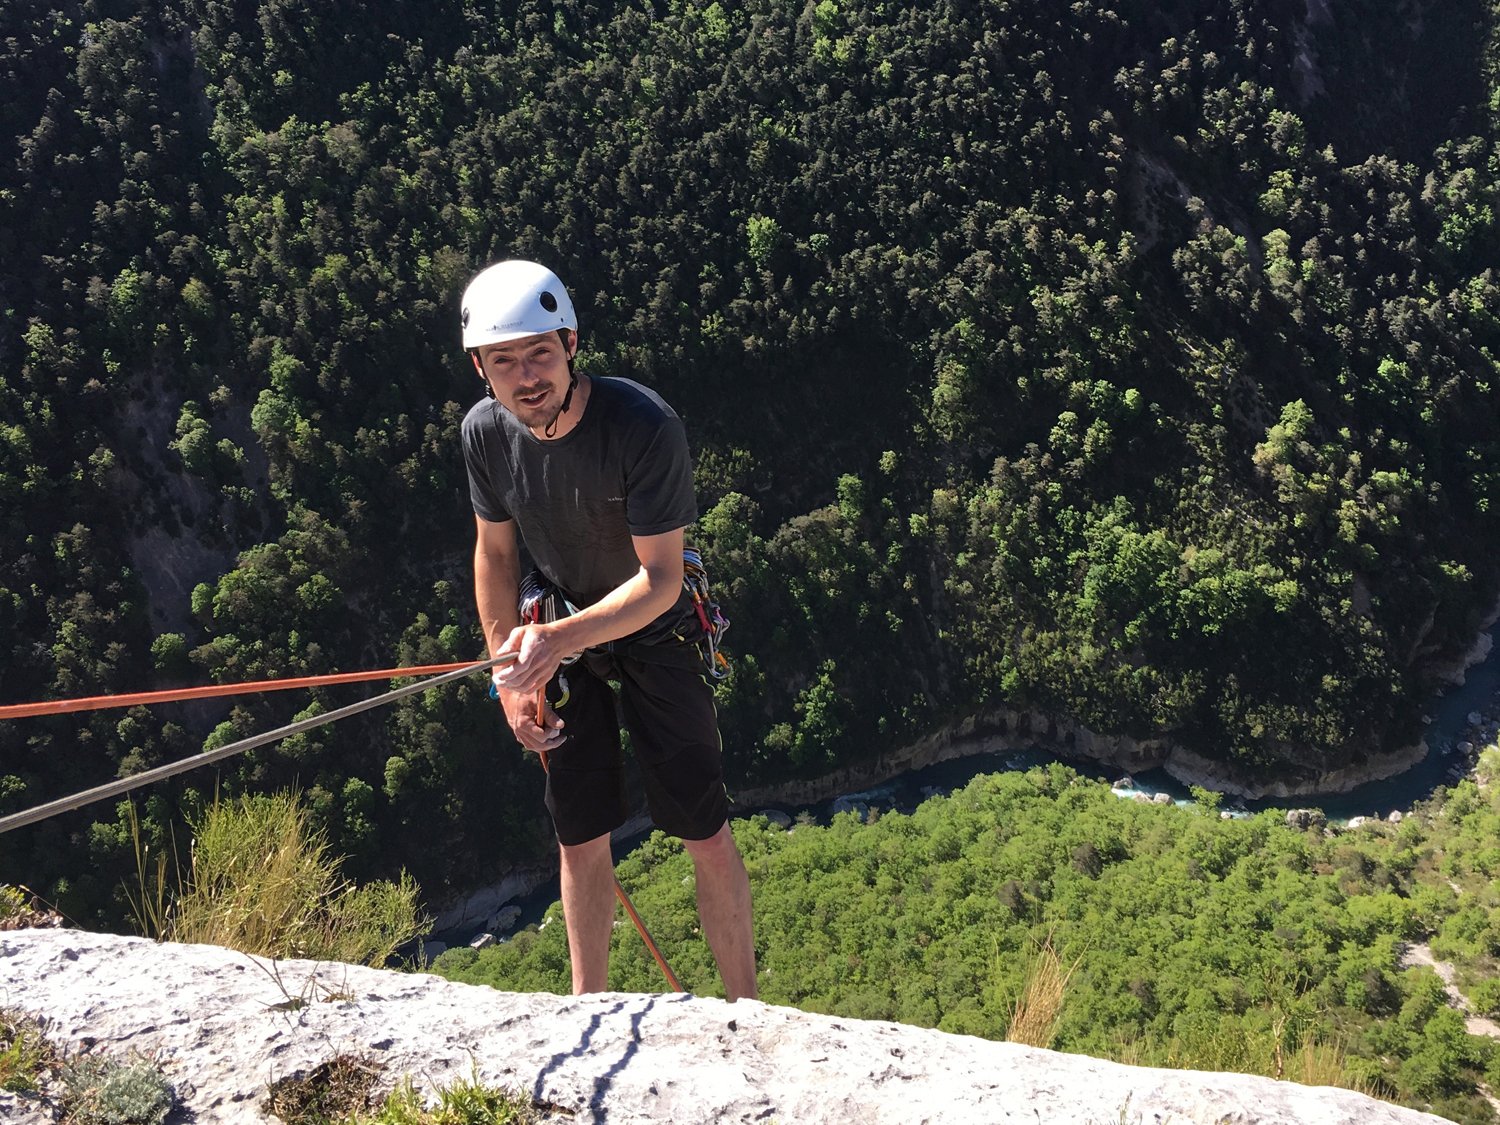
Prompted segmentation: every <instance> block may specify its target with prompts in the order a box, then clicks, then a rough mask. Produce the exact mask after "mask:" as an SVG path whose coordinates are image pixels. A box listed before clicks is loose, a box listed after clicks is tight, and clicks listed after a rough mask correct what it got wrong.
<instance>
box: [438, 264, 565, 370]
mask: <svg viewBox="0 0 1500 1125" xmlns="http://www.w3.org/2000/svg"><path fill="white" fill-rule="evenodd" d="M463 325H464V350H465V351H469V350H471V349H473V348H480V347H483V346H484V345H485V344H503V343H504V342H505V341H507V340H519V339H521V337H523V336H537V335H540V334H541V333H543V332H554V331H556V330H557V329H559V328H567V329H569V330H570V331H573V332H577V331H578V314H577V313H575V312H574V311H573V302H572V300H570V299H569V297H568V291H567V289H565V288H563V283H562V282H561V281H559V280H558V278H557V274H555V273H553V272H552V271H551V270H549V269H548V268H547V267H546V266H540V265H537V263H535V262H524V261H521V260H519V259H512V260H511V261H508V262H496V263H495V264H494V265H493V266H490V267H489V268H488V269H486V270H482V271H480V272H479V273H478V274H476V275H475V277H474V280H473V281H471V282H469V287H468V288H467V289H465V290H464V299H463Z"/></svg>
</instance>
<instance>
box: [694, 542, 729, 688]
mask: <svg viewBox="0 0 1500 1125" xmlns="http://www.w3.org/2000/svg"><path fill="white" fill-rule="evenodd" d="M682 586H683V589H685V590H686V591H687V592H688V594H689V596H691V598H692V599H693V612H694V613H695V614H696V615H697V618H698V626H699V628H700V629H702V631H703V633H702V636H701V637H699V638H698V639H697V640H698V651H699V652H701V653H702V654H703V666H704V668H705V669H707V671H708V675H709V677H710V679H712V680H713V682H714V683H718V682H719V681H720V680H723V679H724V678H725V677H726V676H728V675H729V660H728V658H727V657H725V655H724V654H723V653H722V652H720V651H719V642H720V641H722V640H723V638H724V634H725V633H726V632H728V631H729V618H727V617H725V616H724V613H723V611H722V610H720V609H719V603H718V602H716V601H714V597H713V594H712V593H711V592H710V590H709V588H708V568H707V567H706V566H704V565H703V556H702V555H701V554H699V552H698V550H697V548H695V547H685V548H683V552H682Z"/></svg>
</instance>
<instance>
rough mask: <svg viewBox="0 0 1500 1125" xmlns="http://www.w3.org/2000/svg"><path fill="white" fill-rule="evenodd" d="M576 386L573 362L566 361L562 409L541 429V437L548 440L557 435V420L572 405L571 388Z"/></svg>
mask: <svg viewBox="0 0 1500 1125" xmlns="http://www.w3.org/2000/svg"><path fill="white" fill-rule="evenodd" d="M576 386H578V375H577V374H576V373H575V372H574V371H573V361H572V360H571V359H570V360H568V393H567V394H565V395H563V404H562V409H561V410H559V411H558V412H557V413H556V414H554V415H553V416H552V421H550V422H548V423H547V424H546V426H544V427H543V428H542V436H543V437H547V438H550V437H552V436H554V435H555V434H556V433H557V420H558V419H559V418H561V417H562V416H563V415H564V414H566V413H567V412H568V407H570V406H572V405H573V388H574V387H576Z"/></svg>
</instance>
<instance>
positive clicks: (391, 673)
mask: <svg viewBox="0 0 1500 1125" xmlns="http://www.w3.org/2000/svg"><path fill="white" fill-rule="evenodd" d="M473 667H474V665H470V664H423V665H419V666H417V667H413V668H380V669H376V670H375V671H372V672H335V673H333V674H331V675H326V676H298V677H296V678H294V679H290V680H254V681H250V682H247V683H242V684H209V685H207V686H204V687H190V688H170V689H166V690H163V691H140V692H135V693H133V694H130V695H91V696H88V697H87V698H84V699H47V700H43V701H42V702H40V703H10V704H6V705H5V706H0V719H26V718H30V717H31V716H33V715H66V714H68V713H69V712H72V711H102V710H104V709H106V708H110V707H142V706H149V705H150V704H153V703H176V702H178V701H179V700H183V699H212V698H215V697H217V696H220V695H248V694H251V693H252V692H258V691H287V690H289V689H291V688H307V687H323V686H325V685H328V684H357V683H360V682H362V681H364V680H393V679H396V678H398V677H400V676H430V675H436V674H438V673H440V672H455V671H458V670H459V669H461V668H462V669H471V668H473Z"/></svg>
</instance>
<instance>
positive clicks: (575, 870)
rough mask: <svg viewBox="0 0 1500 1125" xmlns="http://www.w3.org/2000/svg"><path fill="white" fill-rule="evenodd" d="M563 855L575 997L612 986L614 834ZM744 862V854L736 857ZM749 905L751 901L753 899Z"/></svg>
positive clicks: (568, 847) (565, 847)
mask: <svg viewBox="0 0 1500 1125" xmlns="http://www.w3.org/2000/svg"><path fill="white" fill-rule="evenodd" d="M558 850H559V851H560V852H561V853H562V904H563V921H564V922H565V923H566V924H567V927H568V960H569V961H570V962H571V964H572V966H573V994H574V995H575V996H577V995H579V994H580V993H584V992H603V991H605V990H606V989H607V988H608V987H609V935H610V931H611V930H612V929H613V928H614V920H615V864H614V857H613V856H612V855H611V854H610V850H609V833H608V832H606V833H605V834H604V835H602V836H596V837H594V838H593V839H592V840H589V841H587V842H586V843H582V844H559V845H558ZM735 855H736V858H738V855H739V853H738V852H736V853H735ZM747 901H748V900H747Z"/></svg>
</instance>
